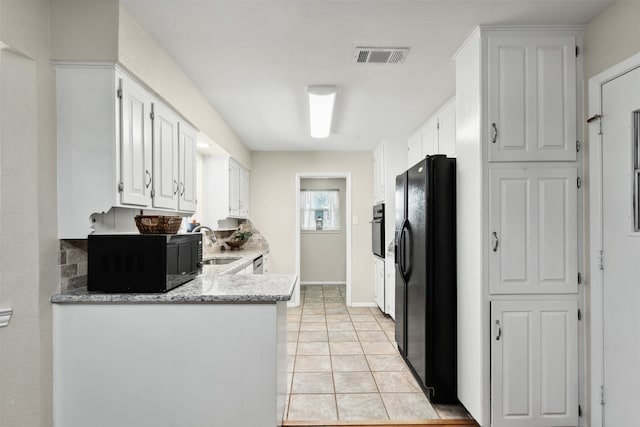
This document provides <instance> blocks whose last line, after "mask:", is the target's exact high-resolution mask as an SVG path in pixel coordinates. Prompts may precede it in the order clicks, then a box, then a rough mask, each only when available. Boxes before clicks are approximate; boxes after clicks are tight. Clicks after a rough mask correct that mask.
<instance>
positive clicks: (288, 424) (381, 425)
mask: <svg viewBox="0 0 640 427" xmlns="http://www.w3.org/2000/svg"><path fill="white" fill-rule="evenodd" d="M282 426H283V427H334V426H349V427H407V426H414V427H420V426H423V427H433V426H440V427H457V426H474V427H478V424H477V423H476V422H475V421H474V420H472V419H459V420H422V421H284V422H283V423H282Z"/></svg>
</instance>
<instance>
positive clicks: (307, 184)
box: [289, 172, 351, 307]
mask: <svg viewBox="0 0 640 427" xmlns="http://www.w3.org/2000/svg"><path fill="white" fill-rule="evenodd" d="M295 192H296V204H295V206H296V215H295V218H296V222H295V227H296V232H295V235H296V242H295V243H296V248H295V253H296V262H295V265H296V274H297V275H298V284H297V285H296V288H295V290H294V293H293V297H292V299H291V302H290V304H289V305H290V306H293V307H296V306H299V305H300V284H308V285H310V284H317V285H343V286H345V298H346V304H347V305H348V306H350V305H351V174H350V173H347V172H344V173H341V172H331V173H297V174H296V187H295Z"/></svg>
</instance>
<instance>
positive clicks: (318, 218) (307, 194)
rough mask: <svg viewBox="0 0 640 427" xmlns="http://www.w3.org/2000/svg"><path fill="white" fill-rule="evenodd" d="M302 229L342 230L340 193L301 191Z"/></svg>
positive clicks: (336, 191) (337, 191)
mask: <svg viewBox="0 0 640 427" xmlns="http://www.w3.org/2000/svg"><path fill="white" fill-rule="evenodd" d="M300 229H302V230H340V191H339V190H301V191H300Z"/></svg>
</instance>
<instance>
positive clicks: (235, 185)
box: [229, 159, 240, 217]
mask: <svg viewBox="0 0 640 427" xmlns="http://www.w3.org/2000/svg"><path fill="white" fill-rule="evenodd" d="M229 216H232V217H239V216H240V165H239V164H238V163H236V162H235V161H234V160H232V159H229Z"/></svg>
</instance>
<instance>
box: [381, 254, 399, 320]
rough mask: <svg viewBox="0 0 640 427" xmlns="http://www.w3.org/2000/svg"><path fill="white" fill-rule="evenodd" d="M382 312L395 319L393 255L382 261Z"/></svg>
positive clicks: (394, 269)
mask: <svg viewBox="0 0 640 427" xmlns="http://www.w3.org/2000/svg"><path fill="white" fill-rule="evenodd" d="M384 305H385V310H384V312H385V313H387V314H388V315H389V316H391V317H392V318H393V319H394V320H395V318H396V266H395V259H394V256H393V254H387V257H386V258H385V260H384Z"/></svg>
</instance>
